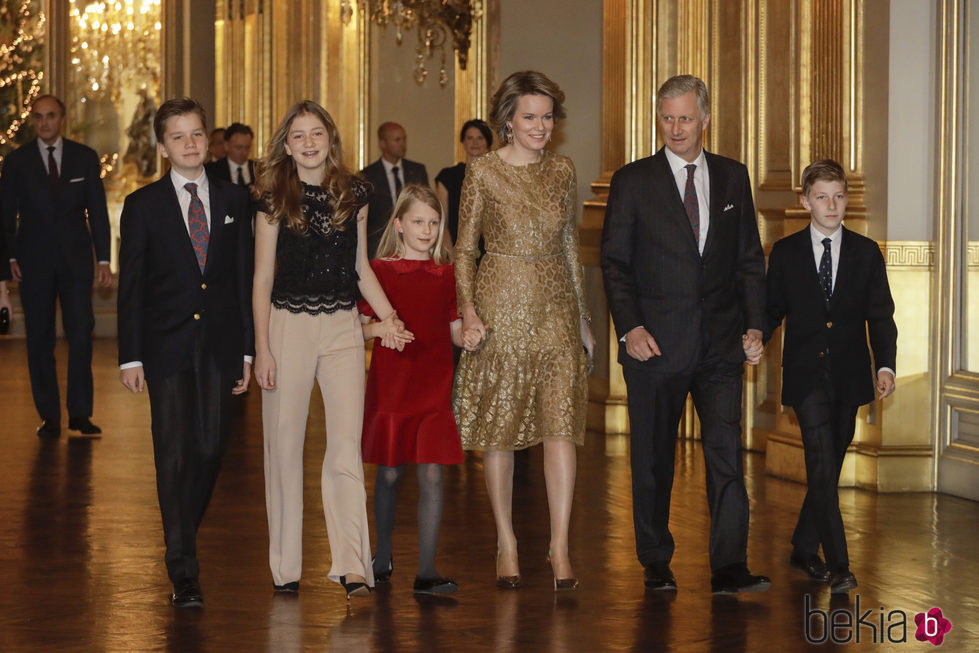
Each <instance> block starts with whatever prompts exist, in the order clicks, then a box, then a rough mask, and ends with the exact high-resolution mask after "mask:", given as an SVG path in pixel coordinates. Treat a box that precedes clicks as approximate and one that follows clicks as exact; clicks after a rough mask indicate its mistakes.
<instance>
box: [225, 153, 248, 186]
mask: <svg viewBox="0 0 979 653" xmlns="http://www.w3.org/2000/svg"><path fill="white" fill-rule="evenodd" d="M239 170H241V176H242V178H243V179H244V180H245V185H246V186H248V185H249V184H251V183H252V175H251V173H250V172H249V170H248V161H245V162H244V163H240V164H239V163H235V162H234V161H232V160H231V157H228V171H229V172H230V173H231V183H232V184H237V183H238V171H239Z"/></svg>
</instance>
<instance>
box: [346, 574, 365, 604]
mask: <svg viewBox="0 0 979 653" xmlns="http://www.w3.org/2000/svg"><path fill="white" fill-rule="evenodd" d="M340 584H341V585H343V589H344V590H346V592H347V600H348V601H349V600H350V597H351V596H370V593H371V592H372V591H373V588H372V587H371V586H369V585H368V584H367V583H360V582H356V583H348V582H347V577H346V576H340Z"/></svg>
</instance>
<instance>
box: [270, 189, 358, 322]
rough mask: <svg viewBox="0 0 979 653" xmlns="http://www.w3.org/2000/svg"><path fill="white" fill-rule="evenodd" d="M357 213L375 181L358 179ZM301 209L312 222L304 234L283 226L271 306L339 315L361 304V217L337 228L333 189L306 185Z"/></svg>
mask: <svg viewBox="0 0 979 653" xmlns="http://www.w3.org/2000/svg"><path fill="white" fill-rule="evenodd" d="M353 191H354V196H355V197H356V198H357V208H356V209H355V210H354V212H355V213H356V211H357V210H359V209H360V207H362V206H363V205H364V204H367V201H368V199H369V197H370V184H368V183H366V182H364V181H362V180H360V179H354V180H353ZM303 193H304V197H303V205H302V210H303V213H305V215H306V217H307V218H308V220H309V228H308V230H307V232H306V234H305V235H298V234H296V233H295V232H293V231H292V230H291V229H286V228H285V226H282V227H281V228H280V229H279V239H278V243H277V244H276V248H275V258H276V262H277V264H278V267H277V269H276V273H275V281H274V283H273V284H272V305H273V306H275V307H276V308H282V309H285V310H287V311H289V312H290V313H308V314H310V315H319V314H320V313H335V312H336V311H342V310H348V309H351V308H354V307H356V306H357V297H358V291H357V282H358V281H359V280H360V278H359V276H358V275H357V226H356V223H355V222H354V221H355V219H356V216H351V217H350V218H348V220H349V223H348V225H347V226H346V228H345V229H343V230H340V229H337V228H336V227H334V226H333V223H332V222H331V219H332V217H333V206H332V202H331V201H330V195H329V193H328V191H327V190H326V189H324V188H322V187H320V186H310V185H309V184H306V183H303Z"/></svg>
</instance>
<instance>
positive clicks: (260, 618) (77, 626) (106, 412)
mask: <svg viewBox="0 0 979 653" xmlns="http://www.w3.org/2000/svg"><path fill="white" fill-rule="evenodd" d="M95 352H96V365H95V385H96V406H95V416H94V421H95V422H96V423H97V424H99V425H100V426H102V428H103V429H104V431H105V433H104V436H103V437H102V438H101V439H98V440H84V439H78V438H69V437H67V436H66V435H65V434H63V435H62V437H61V438H60V439H59V440H56V441H53V442H41V441H39V440H38V438H36V437H35V435H34V429H35V428H36V426H37V424H38V420H37V417H36V414H35V412H34V408H33V405H32V403H31V396H30V385H29V381H28V378H27V373H26V353H25V346H24V341H23V340H10V339H7V340H0V369H2V370H3V374H2V375H0V413H2V418H0V425H2V426H0V432H2V442H3V455H2V456H0V496H2V497H3V500H2V502H0V570H2V574H0V578H2V579H3V588H2V591H0V650H3V651H31V650H37V651H60V650H71V651H73V650H78V651H101V650H111V651H123V650H127V651H128V650H148V649H152V650H163V649H167V650H174V651H191V650H210V651H229V650H238V651H256V650H257V651H262V650H266V651H298V650H338V651H341V650H342V651H423V650H424V651H555V652H558V651H560V652H564V651H589V652H592V651H628V650H642V651H658V650H678V651H725V652H726V651H740V650H748V651H758V650H798V649H801V648H805V647H806V637H807V635H808V636H809V637H810V639H816V640H818V639H820V638H822V637H824V636H826V637H828V638H830V639H831V638H832V637H836V638H837V640H838V641H855V640H856V636H857V635H858V634H859V636H860V642H861V643H862V644H863V645H868V644H871V642H873V641H874V639H876V641H877V642H878V643H881V642H885V643H886V642H890V641H893V640H894V639H900V638H901V637H906V638H907V640H908V642H907V643H906V644H904V645H903V646H902V645H898V646H897V648H899V650H905V649H909V648H912V647H918V650H922V649H921V647H929V646H930V645H929V644H923V643H919V642H917V641H916V640H915V639H914V637H915V631H916V625H915V622H914V616H915V614H917V613H919V612H924V611H927V610H929V609H931V608H933V607H939V608H941V610H942V612H943V614H944V616H945V617H946V618H947V619H949V620H950V621H951V623H952V630H951V631H950V632H949V633H948V634H947V635H946V638H945V644H946V649H948V650H954V651H966V650H973V651H974V650H979V618H977V614H979V594H977V592H976V588H977V587H979V554H977V547H976V528H977V526H979V504H976V503H972V502H968V501H964V500H961V499H956V498H953V497H946V496H939V495H931V494H902V495H875V494H872V493H868V492H863V491H859V490H852V489H846V490H843V491H841V493H840V496H841V502H842V504H843V510H844V518H845V520H846V523H847V527H848V530H849V534H850V552H851V558H852V560H853V571H854V572H855V573H856V575H857V578H858V579H859V582H860V588H859V590H857V591H856V592H854V593H853V594H852V595H851V597H850V599H849V601H848V600H846V599H844V600H842V601H838V600H833V601H831V600H830V597H829V594H828V590H827V588H826V587H825V586H820V585H816V584H813V583H810V582H808V581H807V580H806V579H805V578H804V577H803V576H802V575H801V574H800V573H799V572H795V571H793V570H791V569H789V568H788V565H787V559H788V555H789V538H790V535H791V532H792V528H793V526H794V520H795V514H796V511H797V510H798V507H799V506H800V504H801V502H802V497H803V487H802V486H800V485H797V484H794V483H789V482H786V481H782V480H778V479H775V478H771V477H769V476H766V475H765V470H764V457H763V456H760V455H757V454H751V455H749V456H747V458H746V469H747V475H748V491H749V494H750V497H751V509H752V513H751V539H750V550H749V563H750V566H751V569H752V570H753V571H755V572H756V573H764V574H768V575H769V576H771V577H772V580H773V587H772V589H771V591H769V592H768V593H766V594H756V595H747V596H742V597H740V598H733V599H732V598H724V599H713V598H712V597H711V594H710V592H709V573H708V569H707V517H706V501H705V498H704V473H703V460H702V456H701V452H700V450H699V448H698V447H697V446H696V445H694V444H688V443H685V444H682V445H681V451H680V455H679V457H678V463H677V478H676V484H675V487H674V493H673V519H672V527H673V531H674V535H675V538H676V542H677V553H676V557H675V558H674V561H673V569H674V571H675V572H676V576H677V580H678V582H679V586H680V589H679V591H678V592H677V593H676V594H675V595H668V594H660V595H651V594H646V593H644V591H643V586H642V575H641V569H640V567H639V565H638V563H637V562H636V559H635V553H634V548H633V533H632V514H631V510H632V508H631V499H630V476H629V459H628V444H629V443H628V439H626V438H622V437H605V436H602V435H597V434H589V437H588V438H587V443H586V445H585V447H584V448H582V449H581V450H580V451H579V456H578V460H579V470H578V484H577V490H576V501H575V507H574V514H573V518H572V519H573V523H572V534H571V537H572V539H571V542H572V560H573V562H574V563H575V571H576V572H577V574H578V576H579V577H580V578H581V588H580V590H579V591H577V592H569V593H563V594H560V595H555V593H554V592H553V590H552V585H551V583H552V580H551V574H550V569H549V567H548V565H547V563H546V562H545V560H544V556H545V553H546V551H547V539H548V518H547V504H546V498H545V492H544V479H543V474H542V470H541V451H540V448H539V447H538V448H536V449H535V450H531V451H529V452H527V453H525V454H522V455H518V458H517V472H516V479H517V480H516V490H515V501H514V503H515V510H514V512H515V522H516V528H517V533H518V537H519V538H520V554H521V571H522V573H523V576H524V587H522V588H521V589H520V590H518V591H502V590H498V589H496V588H495V586H494V584H493V580H494V569H493V560H494V555H495V535H494V529H493V522H492V519H491V517H490V513H489V506H488V503H487V499H486V493H485V488H484V485H483V476H482V470H481V465H480V460H479V458H478V457H476V456H472V455H470V456H468V458H467V461H466V463H464V464H463V465H460V466H458V467H455V468H451V469H449V470H448V472H447V473H446V475H445V479H446V481H445V497H446V501H445V511H444V517H443V528H442V536H441V542H440V545H439V569H440V571H441V572H442V573H443V574H445V575H448V576H450V577H452V578H454V579H455V580H456V581H457V582H458V583H459V585H460V590H459V593H458V594H456V595H454V596H453V597H452V598H451V599H443V600H416V599H415V598H413V596H412V594H411V581H412V579H413V577H414V566H415V564H414V561H415V558H416V556H417V548H416V540H415V530H414V519H415V502H416V499H417V486H416V483H415V480H414V473H412V472H410V471H409V473H407V474H405V477H404V481H403V484H402V489H401V496H400V497H399V498H400V502H399V509H400V512H399V514H398V517H397V524H396V527H395V563H396V568H395V573H394V577H393V581H392V583H391V585H390V587H388V588H384V589H382V590H381V591H378V592H376V593H375V594H374V595H372V596H371V597H370V598H366V599H355V600H353V601H351V602H350V603H347V601H346V600H345V598H344V595H343V592H342V590H341V589H340V587H339V586H338V585H336V584H334V583H332V582H329V581H328V580H327V579H326V572H327V570H328V569H329V562H330V561H329V555H330V554H329V546H328V543H327V539H326V532H325V527H324V523H323V514H322V508H321V502H320V491H319V464H320V461H321V460H322V454H323V448H324V446H325V445H324V436H323V409H322V405H321V403H320V401H319V399H318V398H317V399H315V400H314V401H313V407H312V410H311V416H310V427H309V437H308V441H307V447H306V470H305V475H306V476H305V478H306V497H305V499H306V501H305V516H306V524H305V551H304V560H305V563H306V564H305V568H304V572H303V580H302V589H301V592H300V594H299V595H298V596H292V597H290V596H273V593H272V580H271V577H270V574H269V571H268V562H267V551H268V549H267V544H268V539H267V531H266V518H265V495H264V485H263V471H262V428H261V401H260V397H259V396H258V394H257V391H256V390H255V388H254V386H253V389H252V391H251V392H250V393H249V395H248V396H247V397H246V398H244V399H243V400H242V401H241V405H240V414H239V416H238V417H239V426H238V428H237V429H236V432H235V434H234V436H233V438H232V441H231V443H230V447H229V450H228V453H227V457H226V459H225V465H224V468H223V470H222V473H221V477H220V479H219V482H218V487H217V489H216V491H215V495H214V499H213V501H212V503H211V507H210V511H209V513H208V515H207V516H206V518H205V520H204V525H203V527H202V530H201V533H200V537H199V548H200V560H201V569H202V576H201V582H202V585H203V588H204V596H205V601H206V606H205V607H204V608H203V609H201V610H185V611H174V609H173V608H171V607H170V606H169V604H168V602H167V595H168V592H169V590H170V587H169V584H168V582H167V578H166V573H165V571H164V566H163V559H162V558H163V546H162V533H161V527H160V515H159V511H158V509H157V504H156V494H155V485H154V471H153V459H152V447H151V443H150V436H149V402H148V399H147V397H146V396H145V395H142V396H138V397H136V396H131V395H129V394H128V393H127V392H126V391H125V389H124V388H123V387H122V386H121V385H120V384H119V382H118V371H117V369H116V365H115V355H116V345H115V342H114V341H112V340H99V341H96V346H95ZM58 356H59V363H61V364H62V365H63V363H64V361H65V360H66V351H65V349H64V348H63V343H59V349H58ZM63 379H64V372H62V380H63ZM314 397H318V394H317V393H314ZM373 476H374V469H373V468H368V470H367V478H368V490H370V489H371V488H372V486H373ZM369 501H370V499H369ZM369 505H371V504H369ZM858 596H859V601H860V603H859V605H860V610H859V612H856V610H857V604H856V600H857V597H858ZM807 606H808V610H809V617H810V619H809V620H808V623H809V630H808V632H807V630H806V627H805V624H806V614H807V613H806V610H807ZM834 609H841V610H845V611H847V612H846V613H844V612H841V613H837V616H836V617H835V618H836V619H837V622H836V623H837V624H841V623H842V624H846V623H847V622H846V619H847V615H848V614H849V615H852V616H851V617H850V622H849V625H848V626H847V625H844V626H842V627H840V628H837V629H836V631H834V632H832V633H827V632H826V630H825V617H824V616H823V615H824V614H827V613H829V612H830V611H831V610H834ZM867 611H869V613H867ZM894 611H898V612H894ZM854 613H856V614H854ZM861 614H864V617H863V621H862V625H861V624H860V623H858V622H857V621H856V620H857V619H858V618H860V616H861ZM902 621H904V622H906V629H904V630H902V628H901V627H900V624H901V622H902ZM881 626H883V628H881ZM871 646H872V645H871ZM872 647H873V646H872ZM873 648H874V650H879V648H878V647H873ZM880 650H886V647H885V649H880Z"/></svg>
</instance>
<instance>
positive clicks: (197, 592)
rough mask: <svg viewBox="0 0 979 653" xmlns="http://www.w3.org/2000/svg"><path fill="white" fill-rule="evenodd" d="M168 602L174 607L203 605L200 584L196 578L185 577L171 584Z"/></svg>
mask: <svg viewBox="0 0 979 653" xmlns="http://www.w3.org/2000/svg"><path fill="white" fill-rule="evenodd" d="M170 603H171V604H172V605H173V607H175V608H199V607H201V606H203V605H204V597H203V595H202V594H201V586H200V583H198V582H197V581H196V580H194V579H192V578H186V579H184V580H182V581H180V582H178V583H176V584H174V586H173V594H171V595H170Z"/></svg>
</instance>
